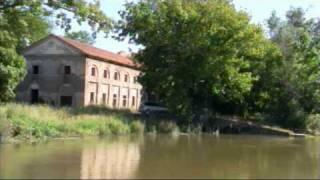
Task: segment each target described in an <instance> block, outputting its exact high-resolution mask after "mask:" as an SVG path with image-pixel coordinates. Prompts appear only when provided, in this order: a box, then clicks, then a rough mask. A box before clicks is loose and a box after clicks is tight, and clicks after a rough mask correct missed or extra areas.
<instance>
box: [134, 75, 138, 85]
mask: <svg viewBox="0 0 320 180" xmlns="http://www.w3.org/2000/svg"><path fill="white" fill-rule="evenodd" d="M133 82H134V84H137V83H138V77H137V76H135V77H134V78H133Z"/></svg>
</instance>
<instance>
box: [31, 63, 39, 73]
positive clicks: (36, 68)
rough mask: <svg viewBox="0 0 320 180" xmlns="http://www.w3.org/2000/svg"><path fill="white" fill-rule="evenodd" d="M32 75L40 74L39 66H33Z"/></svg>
mask: <svg viewBox="0 0 320 180" xmlns="http://www.w3.org/2000/svg"><path fill="white" fill-rule="evenodd" d="M32 73H33V74H39V66H37V65H36V66H32Z"/></svg>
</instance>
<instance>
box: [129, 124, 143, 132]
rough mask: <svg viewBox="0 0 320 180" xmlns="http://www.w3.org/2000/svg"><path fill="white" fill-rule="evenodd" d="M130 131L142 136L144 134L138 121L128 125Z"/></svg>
mask: <svg viewBox="0 0 320 180" xmlns="http://www.w3.org/2000/svg"><path fill="white" fill-rule="evenodd" d="M130 130H131V132H132V133H135V134H142V133H143V132H144V124H143V123H142V122H140V121H133V122H132V123H131V125H130Z"/></svg>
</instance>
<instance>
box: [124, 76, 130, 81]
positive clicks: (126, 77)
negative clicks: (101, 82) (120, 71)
mask: <svg viewBox="0 0 320 180" xmlns="http://www.w3.org/2000/svg"><path fill="white" fill-rule="evenodd" d="M124 82H129V75H128V74H126V75H125V76H124Z"/></svg>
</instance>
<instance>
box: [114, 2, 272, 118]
mask: <svg viewBox="0 0 320 180" xmlns="http://www.w3.org/2000/svg"><path fill="white" fill-rule="evenodd" d="M121 16H122V21H121V22H120V23H119V25H118V27H117V29H118V33H119V39H120V40H121V39H122V38H125V37H127V36H129V37H130V40H131V41H132V42H135V43H137V44H139V45H143V46H144V47H145V48H144V49H143V50H141V51H140V52H138V54H137V55H136V56H135V57H136V59H137V61H139V62H140V63H141V64H142V69H143V71H144V75H143V76H142V77H140V81H141V82H142V84H143V85H144V87H145V88H146V89H147V90H148V91H152V92H155V93H156V94H158V95H160V97H162V99H163V100H164V101H165V102H166V103H167V105H168V106H169V108H170V109H171V110H172V111H175V112H178V113H179V114H180V115H186V116H188V117H191V116H192V115H194V114H197V113H198V112H201V110H202V109H204V108H209V109H210V110H213V111H217V112H220V113H229V114H230V113H241V111H244V109H245V108H242V107H243V106H242V105H243V104H245V102H244V100H245V98H246V96H247V95H248V94H250V92H251V89H252V87H253V86H254V84H255V83H256V82H257V81H258V80H259V79H260V74H261V73H260V72H259V69H263V68H264V67H265V66H266V64H267V63H271V62H273V60H274V59H275V57H276V56H277V54H276V53H275V52H276V47H275V46H274V45H273V44H272V43H271V42H269V41H268V40H267V39H266V38H265V37H264V35H263V32H262V29H261V28H260V27H258V26H256V25H253V24H250V22H249V21H250V19H249V17H248V15H247V14H246V13H245V12H242V11H236V9H235V8H234V7H233V6H232V4H231V3H230V2H229V1H228V0H216V1H194V0H170V1H169V0H164V1H163V0H145V1H140V2H138V3H127V4H126V11H123V12H121Z"/></svg>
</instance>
